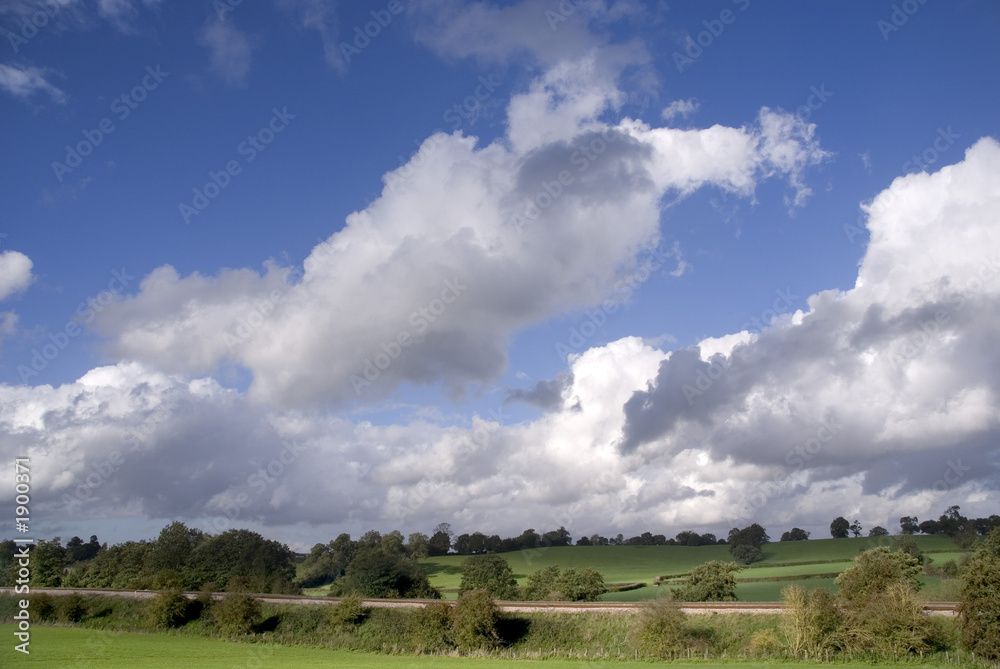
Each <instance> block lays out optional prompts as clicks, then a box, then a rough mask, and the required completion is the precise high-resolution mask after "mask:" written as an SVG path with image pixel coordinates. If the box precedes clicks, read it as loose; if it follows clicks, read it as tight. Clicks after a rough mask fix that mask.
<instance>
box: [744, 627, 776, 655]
mask: <svg viewBox="0 0 1000 669" xmlns="http://www.w3.org/2000/svg"><path fill="white" fill-rule="evenodd" d="M781 647H782V644H781V639H779V638H778V633H777V632H776V631H775V630H773V629H771V628H766V629H762V630H757V631H756V632H754V633H753V634H751V635H750V641H749V642H747V652H748V653H750V654H751V655H754V656H757V657H770V656H773V655H778V654H780V653H781Z"/></svg>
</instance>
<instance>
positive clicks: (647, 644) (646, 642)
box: [628, 597, 688, 657]
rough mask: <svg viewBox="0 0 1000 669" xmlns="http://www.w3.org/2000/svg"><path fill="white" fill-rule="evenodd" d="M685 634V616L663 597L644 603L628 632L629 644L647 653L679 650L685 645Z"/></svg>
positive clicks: (665, 654)
mask: <svg viewBox="0 0 1000 669" xmlns="http://www.w3.org/2000/svg"><path fill="white" fill-rule="evenodd" d="M687 638H688V626H687V616H686V615H685V614H684V612H683V611H681V608H680V605H679V604H678V603H677V602H675V601H672V600H670V599H668V598H665V597H662V598H660V599H654V600H650V601H648V602H646V603H644V604H643V606H642V609H641V610H640V611H639V615H637V616H636V617H635V621H634V623H633V624H632V626H631V629H629V633H628V642H629V644H630V645H631V646H632V647H633V648H635V649H636V651H638V652H639V653H641V654H643V655H646V656H650V657H669V656H670V655H672V654H674V653H679V652H680V651H682V650H684V649H685V648H686V647H687Z"/></svg>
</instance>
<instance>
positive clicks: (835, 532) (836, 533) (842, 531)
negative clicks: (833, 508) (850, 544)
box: [830, 516, 851, 539]
mask: <svg viewBox="0 0 1000 669" xmlns="http://www.w3.org/2000/svg"><path fill="white" fill-rule="evenodd" d="M850 529H851V524H850V523H849V522H847V518H844V517H843V516H838V517H836V518H834V519H833V522H832V523H830V536H831V537H833V538H834V539H846V538H847V532H848V531H849V530H850Z"/></svg>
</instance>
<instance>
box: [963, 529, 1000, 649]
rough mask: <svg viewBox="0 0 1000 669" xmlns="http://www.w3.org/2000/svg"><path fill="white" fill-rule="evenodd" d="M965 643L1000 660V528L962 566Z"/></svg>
mask: <svg viewBox="0 0 1000 669" xmlns="http://www.w3.org/2000/svg"><path fill="white" fill-rule="evenodd" d="M958 618H959V625H960V627H961V630H962V645H963V646H965V648H967V649H968V650H970V651H972V652H974V653H976V654H977V655H980V656H982V657H984V658H986V659H987V660H992V661H994V662H995V661H997V660H1000V528H994V529H993V530H992V531H991V532H990V533H989V534H988V535H987V536H986V539H985V540H984V541H983V543H982V544H981V545H980V546H979V548H977V549H976V551H975V552H974V553H973V556H972V559H971V560H969V562H968V564H966V565H965V568H964V569H963V570H962V594H961V604H960V605H959V609H958Z"/></svg>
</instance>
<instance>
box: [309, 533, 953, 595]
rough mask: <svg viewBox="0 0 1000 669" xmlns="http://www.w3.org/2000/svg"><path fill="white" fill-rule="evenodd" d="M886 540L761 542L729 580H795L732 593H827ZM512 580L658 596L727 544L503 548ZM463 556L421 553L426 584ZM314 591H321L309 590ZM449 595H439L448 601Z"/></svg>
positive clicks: (939, 554) (934, 545)
mask: <svg viewBox="0 0 1000 669" xmlns="http://www.w3.org/2000/svg"><path fill="white" fill-rule="evenodd" d="M914 539H915V540H916V542H917V544H918V545H919V546H920V548H921V550H924V551H934V552H932V553H931V554H930V556H929V557H931V558H932V559H933V561H934V564H935V565H936V566H940V565H942V564H944V563H945V562H946V561H947V560H955V561H956V562H957V561H958V559H959V558H960V557H961V551H959V550H958V546H957V545H956V544H955V542H954V541H953V540H952V539H950V538H948V537H945V536H936V535H933V536H916V537H914ZM880 545H882V546H887V545H891V541H890V539H889V538H888V537H883V538H858V539H810V540H808V541H784V542H773V543H769V544H765V546H764V547H763V555H764V559H763V560H762V561H761V562H758V563H756V564H755V565H753V567H751V568H748V569H745V570H743V571H741V572H739V573H738V574H737V575H736V577H737V580H738V581H739V579H744V578H783V577H789V576H796V577H801V578H799V579H796V580H795V581H788V580H780V581H771V582H754V583H745V582H743V583H739V585H738V586H737V596H738V597H739V599H740V600H741V601H747V602H766V601H779V600H780V599H781V589H782V588H783V587H785V586H787V585H789V583H792V582H797V583H801V584H802V585H803V586H805V587H806V588H810V589H811V588H816V587H824V588H827V589H829V590H835V589H836V585H835V584H834V579H833V578H829V577H823V578H809V576H811V575H820V574H829V573H833V572H841V571H843V570H845V569H847V568H848V567H850V566H851V565H852V564H853V560H854V558H855V557H856V556H857V555H858V553H860V552H862V551H864V550H868V549H870V548H874V547H875V546H880ZM503 556H504V557H505V558H506V559H507V561H508V562H509V563H510V566H511V569H512V570H513V572H514V575H515V576H516V577H517V579H518V582H519V583H520V584H522V585H523V584H524V583H525V581H526V579H527V576H528V574H530V573H531V572H533V571H535V570H536V569H541V568H543V567H547V566H549V565H558V566H559V567H561V568H563V569H566V568H569V567H574V568H577V569H580V568H589V569H596V570H597V571H599V572H601V573H602V574H604V580H605V581H606V582H608V583H631V582H642V583H647V584H648V585H647V587H644V588H640V589H638V590H629V591H626V592H614V593H608V594H606V595H604V597H603V599H604V600H605V601H615V602H634V601H642V600H645V599H651V598H654V597H658V596H662V595H663V594H664V592H665V591H666V587H663V586H660V587H656V586H654V585H653V581H654V579H656V578H657V577H658V576H664V575H675V574H683V573H684V572H687V571H690V570H691V569H693V568H694V567H696V566H698V565H699V564H702V563H704V562H707V561H709V560H725V561H729V560H731V559H732V558H731V556H730V554H729V547H728V546H697V547H691V546H560V547H554V548H543V549H538V550H526V551H515V552H511V553H503ZM465 559H466V556H461V555H445V556H440V557H433V558H425V559H423V560H421V564H422V565H423V566H424V569H425V570H426V571H427V573H428V575H429V576H430V581H431V585H433V586H434V587H437V588H448V589H455V588H458V586H459V584H460V583H461V579H462V562H463V561H464V560H465ZM922 580H923V581H924V582H925V585H926V586H927V591H928V592H929V593H930V592H936V590H937V589H939V586H940V583H941V579H937V578H924V579H922ZM315 594H321V593H315ZM454 596H455V594H454V592H446V593H445V597H446V598H453V597H454Z"/></svg>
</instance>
